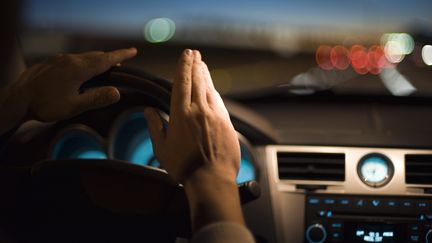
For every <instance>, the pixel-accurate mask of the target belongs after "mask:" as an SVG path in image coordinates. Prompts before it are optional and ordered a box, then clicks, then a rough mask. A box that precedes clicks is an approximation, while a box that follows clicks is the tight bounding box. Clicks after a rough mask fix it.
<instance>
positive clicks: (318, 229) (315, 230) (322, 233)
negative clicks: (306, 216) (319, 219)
mask: <svg viewBox="0 0 432 243" xmlns="http://www.w3.org/2000/svg"><path fill="white" fill-rule="evenodd" d="M326 238H327V231H326V230H325V228H324V226H322V225H321V224H312V225H309V227H308V228H307V229H306V240H307V241H308V242H309V243H323V242H324V241H325V239H326Z"/></svg>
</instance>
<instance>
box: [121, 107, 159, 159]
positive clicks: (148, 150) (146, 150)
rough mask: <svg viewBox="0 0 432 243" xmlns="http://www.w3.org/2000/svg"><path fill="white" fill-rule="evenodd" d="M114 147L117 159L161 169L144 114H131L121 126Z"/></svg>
mask: <svg viewBox="0 0 432 243" xmlns="http://www.w3.org/2000/svg"><path fill="white" fill-rule="evenodd" d="M113 146H114V147H113V156H114V158H115V159H120V160H126V161H130V162H132V163H134V164H140V165H149V166H155V167H159V163H158V162H157V161H155V158H154V154H153V145H152V142H151V139H150V134H149V132H148V125H147V120H146V119H145V117H144V113H143V112H135V113H132V114H130V115H129V116H128V117H127V118H126V120H124V121H123V122H122V123H121V124H120V125H119V127H118V130H117V133H116V137H115V141H114V144H113Z"/></svg>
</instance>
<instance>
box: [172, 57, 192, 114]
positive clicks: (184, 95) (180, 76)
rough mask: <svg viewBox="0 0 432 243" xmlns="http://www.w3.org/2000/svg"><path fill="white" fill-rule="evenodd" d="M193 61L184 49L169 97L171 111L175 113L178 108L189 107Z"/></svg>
mask: <svg viewBox="0 0 432 243" xmlns="http://www.w3.org/2000/svg"><path fill="white" fill-rule="evenodd" d="M193 60H194V57H193V53H192V50H190V49H186V50H185V51H184V52H183V53H182V55H181V57H180V59H179V62H178V65H177V71H176V75H175V78H174V83H173V89H172V95H171V111H174V112H175V111H176V110H177V109H178V108H186V107H189V106H190V103H191V92H192V74H191V73H192V64H193Z"/></svg>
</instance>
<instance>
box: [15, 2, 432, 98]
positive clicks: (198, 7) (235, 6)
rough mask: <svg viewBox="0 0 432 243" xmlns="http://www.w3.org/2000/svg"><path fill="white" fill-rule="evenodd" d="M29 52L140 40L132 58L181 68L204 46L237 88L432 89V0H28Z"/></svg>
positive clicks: (168, 73) (159, 69)
mask: <svg viewBox="0 0 432 243" xmlns="http://www.w3.org/2000/svg"><path fill="white" fill-rule="evenodd" d="M26 3H27V4H26V6H25V9H24V24H25V28H24V31H23V34H22V43H23V49H24V53H25V55H26V57H27V58H28V59H29V60H30V61H31V60H34V61H36V60H39V59H41V58H43V57H45V56H47V55H50V54H54V53H56V52H70V51H83V50H87V49H89V50H90V49H106V48H114V47H119V46H125V45H134V46H137V47H138V48H139V50H140V51H141V55H140V56H139V57H138V58H137V60H135V61H134V63H132V65H137V66H138V65H139V66H140V67H143V68H144V69H147V70H149V71H150V72H153V73H155V74H158V75H161V76H164V77H166V78H170V77H172V70H174V65H175V57H176V56H178V54H179V53H180V50H181V49H182V48H185V47H191V48H199V49H200V50H202V51H203V54H204V58H205V60H206V61H207V63H208V65H209V67H210V69H211V73H212V76H213V79H214V82H215V85H216V87H217V88H218V90H219V91H220V92H221V93H224V94H232V93H239V92H240V93H241V92H246V91H256V90H258V91H259V90H261V89H263V88H264V87H273V88H277V89H283V90H284V92H285V91H286V92H287V93H289V94H293V95H313V94H315V93H317V92H319V91H324V90H325V91H331V92H332V93H334V94H341V95H394V96H426V97H428V96H431V95H432V83H431V82H432V81H431V80H430V77H432V75H431V74H432V67H431V66H430V65H432V35H431V33H432V15H431V14H430V13H431V11H432V1H430V0H415V1H402V0H396V1H390V0H379V1H378V0H368V1H366V0H362V1H336V0H329V1H319V0H311V1H283V0H280V1H279V0H271V1H256V0H248V1H245V0H241V1H224V0H220V1H189V0H186V1H174V0H169V1H142V0H123V1H110V0H104V1H102V0H95V1H81V0H73V1H72V0H63V1H51V0H28V1H27V2H26Z"/></svg>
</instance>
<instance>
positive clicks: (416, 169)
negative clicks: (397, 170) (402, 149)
mask: <svg viewBox="0 0 432 243" xmlns="http://www.w3.org/2000/svg"><path fill="white" fill-rule="evenodd" d="M405 181H406V183H408V184H432V155H431V154H407V155H405Z"/></svg>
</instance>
